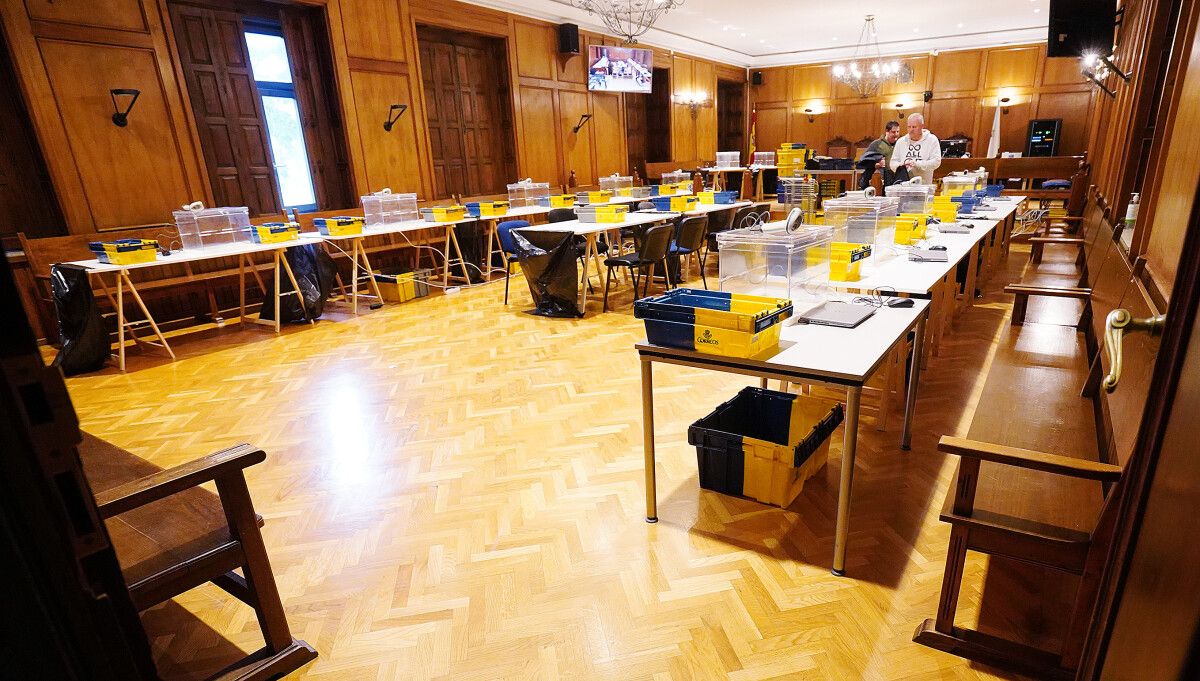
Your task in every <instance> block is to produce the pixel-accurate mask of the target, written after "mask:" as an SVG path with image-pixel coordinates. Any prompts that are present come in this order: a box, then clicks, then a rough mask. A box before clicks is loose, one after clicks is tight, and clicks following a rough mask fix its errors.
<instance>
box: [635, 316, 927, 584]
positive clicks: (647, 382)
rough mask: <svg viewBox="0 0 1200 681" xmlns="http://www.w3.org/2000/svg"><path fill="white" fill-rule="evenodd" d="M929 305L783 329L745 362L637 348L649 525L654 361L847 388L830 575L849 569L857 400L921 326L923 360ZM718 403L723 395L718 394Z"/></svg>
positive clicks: (911, 401)
mask: <svg viewBox="0 0 1200 681" xmlns="http://www.w3.org/2000/svg"><path fill="white" fill-rule="evenodd" d="M928 313H929V302H928V301H925V300H915V301H914V304H913V307H910V308H889V307H882V308H880V309H878V310H877V311H876V312H875V314H874V315H872V316H871V317H870V318H868V319H867V320H866V321H864V322H863V323H862V324H860V325H859V326H858V327H857V328H854V329H842V328H836V327H830V326H818V325H813V324H792V325H788V326H785V327H784V328H783V329H782V333H781V337H780V343H779V347H778V349H777V350H776V351H775V352H774V353H773V354H771V355H770V356H767V357H757V358H751V359H741V358H736V357H722V356H718V355H709V354H704V353H699V352H695V351H692V350H679V349H676V348H666V347H662V346H658V345H650V344H649V343H639V344H637V345H635V346H634V347H635V349H636V350H637V351H638V355H639V358H640V360H641V367H642V428H643V431H642V435H643V448H644V453H645V474H646V522H649V523H654V522H658V495H657V490H656V488H655V459H654V378H653V364H654V362H660V363H664V364H675V365H680V366H686V367H695V368H698V369H710V370H712V371H722V372H726V373H733V374H742V375H746V376H755V377H758V378H760V379H762V384H763V387H766V382H767V380H768V379H777V380H780V381H786V382H792V383H825V384H829V385H834V386H841V387H844V388H845V390H846V420H845V431H844V433H843V445H842V467H841V474H840V482H839V485H838V505H837V529H836V534H835V536H834V544H833V574H835V575H839V576H840V575H844V574H845V570H846V538H847V536H848V534H849V531H850V494H851V487H852V483H853V480H854V457H855V452H856V450H857V447H858V427H859V399H860V397H861V396H862V388H863V385H865V384H866V382H867V381H868V380H869V379H870V377H871V375H872V374H874V373H875V371H876V370H877V369H879V368H880V366H881V365H882V364H883V361H884V359H885V358H886V357H887V356H888V355H889V354H890V353H891V352H892V349H893V348H894V347H895V346H896V344H897V343H901V342H904V340H905V339H906V337H907V335H908V332H909V331H910V330H913V329H914V327H915V329H916V341H915V345H914V347H913V353H914V356H915V357H919V356H920V353H921V350H922V347H921V343H922V338H923V337H924V335H925V334H924V326H925V321H926V319H927V318H928ZM920 365H921V363H920V362H910V363H909V378H908V392H907V395H906V397H905V405H904V431H903V434H902V435H901V440H900V446H901V448H902V449H908V448H909V444H910V442H911V439H912V418H913V409H914V407H915V405H916V400H917V383H918V381H919V379H920V372H921V368H920ZM718 401H719V399H718Z"/></svg>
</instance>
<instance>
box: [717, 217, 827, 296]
mask: <svg viewBox="0 0 1200 681" xmlns="http://www.w3.org/2000/svg"><path fill="white" fill-rule="evenodd" d="M764 229H765V231H764ZM832 240H833V231H832V230H831V229H829V228H828V227H822V226H819V225H804V226H801V227H800V228H799V229H798V230H796V231H795V232H791V233H789V232H786V231H784V229H783V225H782V223H774V224H773V225H767V226H765V228H745V229H731V230H727V231H724V232H717V243H718V245H719V246H720V253H721V259H720V272H719V277H720V289H721V290H722V291H727V292H730V293H743V294H748V295H755V296H769V297H777V298H789V299H791V300H793V301H801V302H804V301H816V300H824V299H825V298H827V297H828V295H829V293H830V291H829V284H828V280H829V245H830V242H831V241H832Z"/></svg>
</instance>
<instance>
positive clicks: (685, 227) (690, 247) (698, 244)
mask: <svg viewBox="0 0 1200 681" xmlns="http://www.w3.org/2000/svg"><path fill="white" fill-rule="evenodd" d="M707 230H708V216H706V215H693V216H691V217H686V218H684V219H683V220H681V221H680V222H679V226H678V227H677V228H676V231H675V243H673V244H671V248H669V249H668V250H667V253H668V254H669V255H671V256H673V257H678V258H679V259H680V263H679V281H680V282H685V281H687V271H688V269H690V265H691V257H692V256H696V265H697V266H698V267H699V268H700V281H702V282H704V288H705V290H708V279H707V278H706V277H705V276H704V261H703V260H702V259H701V258H700V249H702V248H704V236H705V232H706V231H707ZM684 263H687V264H688V265H689V267H688V268H687V269H685V268H684Z"/></svg>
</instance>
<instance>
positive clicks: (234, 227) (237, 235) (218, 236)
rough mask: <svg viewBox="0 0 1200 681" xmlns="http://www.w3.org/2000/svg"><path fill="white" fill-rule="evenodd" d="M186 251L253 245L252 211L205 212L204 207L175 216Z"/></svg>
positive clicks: (196, 206) (190, 208)
mask: <svg viewBox="0 0 1200 681" xmlns="http://www.w3.org/2000/svg"><path fill="white" fill-rule="evenodd" d="M173 215H174V216H175V227H176V228H177V229H178V230H179V243H180V245H181V246H182V247H183V248H201V247H203V246H214V245H216V244H232V243H237V242H240V241H250V240H251V239H250V210H249V209H248V208H246V207H245V206H238V207H224V208H205V207H204V205H203V204H201V203H194V204H191V205H190V206H185V207H184V208H183V210H177V211H175V212H174V213H173Z"/></svg>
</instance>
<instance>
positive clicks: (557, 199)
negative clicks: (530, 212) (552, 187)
mask: <svg viewBox="0 0 1200 681" xmlns="http://www.w3.org/2000/svg"><path fill="white" fill-rule="evenodd" d="M538 205H541V206H544V207H546V208H571V207H572V206H574V205H575V195H574V194H551V195H550V196H544V197H542V198H539V199H538Z"/></svg>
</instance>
